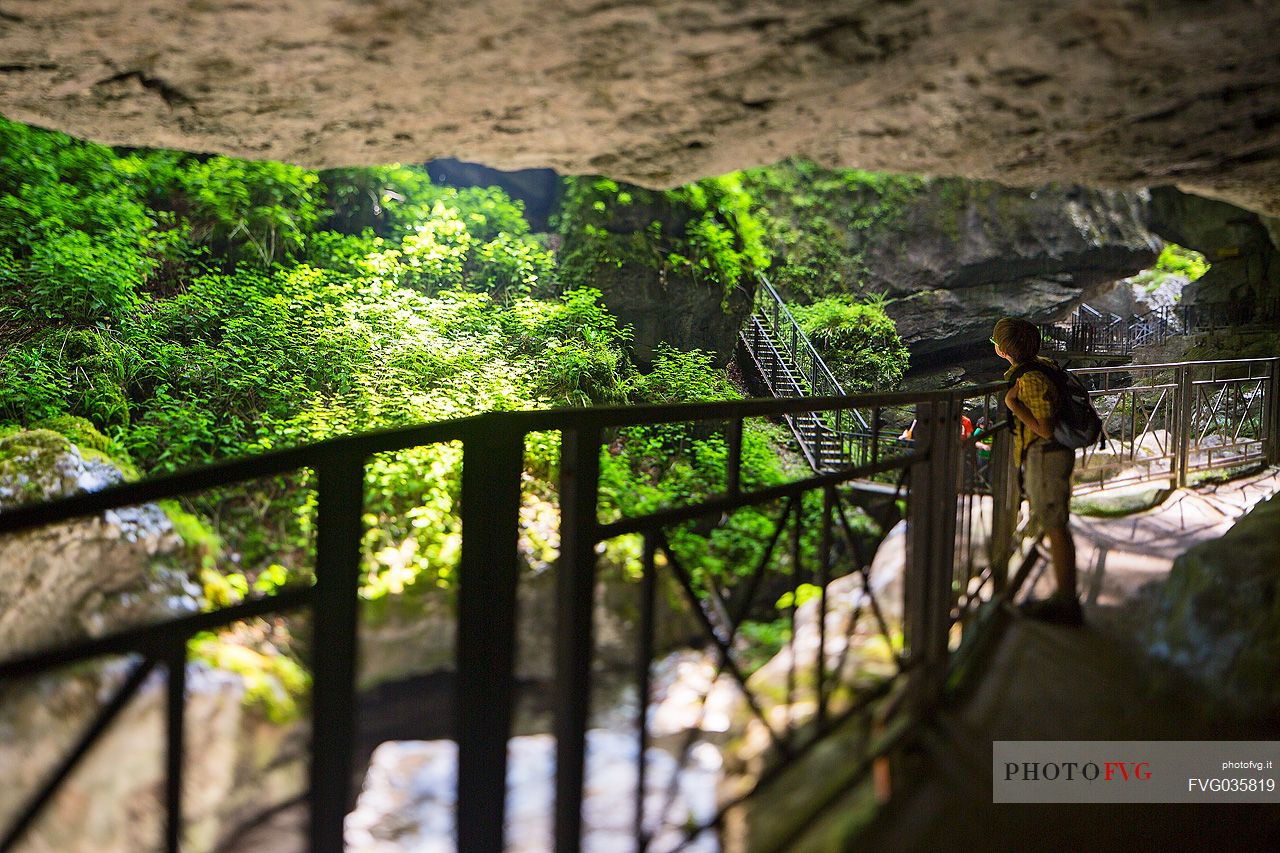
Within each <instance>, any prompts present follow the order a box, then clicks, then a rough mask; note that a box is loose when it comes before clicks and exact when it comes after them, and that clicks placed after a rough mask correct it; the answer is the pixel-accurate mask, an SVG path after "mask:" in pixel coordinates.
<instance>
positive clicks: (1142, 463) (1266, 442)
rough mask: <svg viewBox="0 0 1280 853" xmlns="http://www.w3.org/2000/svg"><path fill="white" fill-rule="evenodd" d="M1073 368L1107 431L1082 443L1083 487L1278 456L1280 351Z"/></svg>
mask: <svg viewBox="0 0 1280 853" xmlns="http://www.w3.org/2000/svg"><path fill="white" fill-rule="evenodd" d="M1072 372H1073V373H1074V374H1076V375H1077V376H1079V377H1080V378H1081V379H1082V380H1083V381H1084V382H1085V383H1086V384H1087V385H1089V386H1090V388H1091V390H1090V392H1089V393H1090V396H1091V397H1092V398H1093V401H1094V406H1095V408H1097V410H1098V414H1099V415H1100V416H1101V418H1102V425H1103V431H1104V433H1105V435H1106V439H1105V441H1104V443H1103V444H1102V446H1100V447H1099V446H1096V445H1095V446H1092V447H1087V448H1085V449H1084V450H1082V451H1081V457H1080V465H1079V467H1078V468H1077V471H1076V491H1077V492H1081V491H1093V490H1098V489H1105V488H1110V487H1114V486H1121V485H1130V484H1134V483H1140V482H1147V481H1151V480H1161V479H1163V480H1168V481H1169V482H1170V484H1171V485H1172V486H1176V487H1181V486H1185V485H1187V484H1188V483H1189V482H1190V480H1191V478H1192V477H1193V476H1194V475H1196V474H1198V473H1201V472H1206V471H1210V470H1222V469H1230V468H1243V467H1247V466H1250V465H1256V464H1261V463H1264V462H1267V461H1273V460H1274V459H1275V458H1276V449H1275V444H1276V433H1277V419H1278V417H1280V416H1278V415H1277V397H1278V396H1280V389H1278V388H1277V382H1278V380H1277V374H1278V373H1280V358H1255V359H1236V360H1226V361H1187V362H1177V363H1170V364H1150V365H1128V366H1123V367H1090V368H1079V369H1076V370H1073V371H1072Z"/></svg>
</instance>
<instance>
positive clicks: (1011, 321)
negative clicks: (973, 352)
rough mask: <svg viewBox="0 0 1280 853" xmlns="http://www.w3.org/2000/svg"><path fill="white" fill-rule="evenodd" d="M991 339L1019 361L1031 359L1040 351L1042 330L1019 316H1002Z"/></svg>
mask: <svg viewBox="0 0 1280 853" xmlns="http://www.w3.org/2000/svg"><path fill="white" fill-rule="evenodd" d="M991 339H992V340H994V341H995V342H996V346H998V347H1000V349H1002V350H1004V351H1005V352H1006V353H1008V355H1009V357H1010V358H1012V359H1013V360H1014V361H1015V362H1018V363H1022V362H1024V361H1030V360H1031V359H1033V358H1035V357H1036V356H1037V355H1038V354H1039V353H1040V330H1039V329H1037V328H1036V327H1035V324H1033V323H1028V322H1027V321H1026V320H1023V319H1021V318H1018V317H1004V318H1002V319H1001V320H1000V321H999V322H998V323H996V328H995V331H994V332H992V333H991Z"/></svg>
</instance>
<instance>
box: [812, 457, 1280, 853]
mask: <svg viewBox="0 0 1280 853" xmlns="http://www.w3.org/2000/svg"><path fill="white" fill-rule="evenodd" d="M1277 491H1280V472H1277V471H1276V470H1275V469H1272V470H1270V471H1267V472H1264V473H1262V474H1258V475H1254V476H1251V477H1248V478H1245V479H1243V480H1237V481H1235V482H1233V483H1230V484H1226V485H1222V486H1216V487H1215V486H1209V487H1201V488H1199V489H1196V490H1194V491H1192V490H1184V491H1181V492H1178V493H1175V494H1174V495H1172V496H1170V497H1169V498H1168V499H1167V500H1165V501H1164V503H1163V504H1161V505H1160V506H1159V507H1157V508H1155V509H1153V510H1149V511H1147V512H1144V513H1139V514H1137V515H1133V516H1127V517H1124V518H1114V519H1075V520H1074V521H1073V527H1074V529H1075V531H1076V538H1077V542H1078V544H1079V546H1080V554H1079V559H1080V565H1081V567H1082V569H1083V574H1082V576H1081V588H1082V590H1083V591H1084V593H1085V597H1086V602H1087V608H1086V619H1087V624H1086V626H1085V627H1084V628H1082V629H1071V628H1061V627H1052V626H1048V625H1043V624H1040V623H1036V622H1030V621H1028V620H1025V619H1023V618H1021V617H1017V616H1009V617H1007V618H1008V625H1007V630H1006V631H1004V632H1003V634H1002V636H1001V637H1000V639H999V640H998V642H997V644H996V645H995V647H994V648H993V649H992V650H991V651H990V653H989V658H988V660H987V661H986V662H985V664H984V665H983V667H982V674H981V675H980V676H979V677H978V679H977V683H976V684H975V685H974V686H973V688H972V689H971V690H970V691H969V692H968V694H967V695H965V696H963V697H961V698H960V700H959V702H958V703H956V704H955V705H953V706H952V707H950V708H948V709H946V710H945V711H944V712H943V713H942V714H940V715H939V717H938V719H937V720H936V722H935V723H933V724H932V725H930V727H929V729H928V730H927V732H926V734H925V737H924V739H923V743H921V744H920V745H919V748H918V749H917V750H916V751H915V752H914V753H913V754H911V755H909V756H907V757H906V758H905V759H904V761H903V765H904V766H903V767H902V768H901V772H900V774H899V775H900V776H911V777H913V778H916V779H919V780H920V781H919V782H917V783H915V784H909V785H908V788H907V789H905V790H903V791H900V792H898V794H897V796H896V797H895V799H894V800H893V801H892V802H891V803H890V804H889V805H888V806H886V807H885V808H884V809H883V810H882V811H881V813H880V814H879V815H878V816H877V817H876V818H875V819H874V821H873V823H872V824H871V826H870V827H869V828H867V829H866V830H865V832H863V833H860V834H858V835H856V836H855V840H853V841H848V840H847V839H849V838H850V833H851V831H852V829H853V828H852V827H851V826H849V825H848V824H849V822H850V821H849V818H848V816H849V815H851V814H855V813H856V812H857V805H858V802H859V801H858V798H857V796H856V795H851V796H850V799H849V802H848V803H847V807H841V806H840V805H837V806H836V807H834V808H832V809H831V810H830V811H829V812H828V814H827V816H826V817H825V818H824V820H823V821H821V822H820V823H819V824H818V825H817V826H815V828H814V831H813V833H812V834H810V835H809V836H808V837H807V838H806V839H805V843H804V844H802V845H798V846H797V847H796V848H795V851H796V853H799V851H805V850H813V851H819V850H821V851H839V850H846V849H849V850H874V851H877V853H893V851H903V853H907V851H921V850H965V851H970V850H972V851H989V850H998V851H1006V850H1007V851H1037V853H1038V852H1039V851H1073V853H1074V851H1095V850H1096V851H1109V850H1120V849H1125V850H1161V851H1181V850H1188V851H1191V850H1195V851H1201V850H1276V849H1280V809H1277V808H1275V806H1248V805H1203V806H1201V805H1119V804H1117V805H1095V804H1090V805H1082V804H1076V805H1022V804H1017V805H1010V804H1003V805H997V804H993V803H992V802H991V742H992V741H994V740H1037V739H1043V740H1253V739H1256V740H1274V739H1276V738H1278V737H1280V726H1278V725H1277V724H1275V723H1274V722H1273V723H1272V724H1270V725H1266V724H1260V723H1251V724H1247V723H1241V722H1232V721H1224V719H1223V718H1222V717H1221V716H1218V715H1215V714H1214V712H1213V711H1212V709H1210V708H1209V707H1208V705H1207V703H1206V702H1205V701H1204V699H1205V697H1204V696H1203V694H1200V693H1198V692H1197V691H1196V689H1195V688H1194V687H1192V686H1190V685H1188V684H1185V683H1178V682H1176V681H1175V679H1174V678H1172V677H1166V678H1160V677H1158V676H1157V675H1156V672H1155V670H1154V669H1153V667H1152V666H1151V664H1149V663H1148V662H1147V661H1146V660H1145V659H1144V658H1143V657H1142V655H1141V654H1140V652H1139V651H1138V650H1137V649H1136V648H1135V647H1134V644H1133V625H1132V618H1133V617H1132V616H1130V615H1129V614H1131V613H1133V612H1135V610H1137V609H1138V608H1135V607H1134V606H1133V605H1134V604H1135V603H1138V602H1136V601H1135V598H1139V599H1140V598H1141V596H1140V595H1139V590H1140V589H1141V588H1142V587H1143V585H1145V584H1148V583H1150V582H1152V581H1160V580H1162V579H1163V578H1164V577H1165V576H1166V575H1167V573H1168V571H1169V569H1170V566H1171V564H1172V561H1173V559H1174V558H1175V557H1176V556H1177V555H1179V554H1181V553H1182V552H1183V551H1185V550H1186V549H1187V548H1189V547H1191V546H1192V545H1194V544H1196V543H1199V542H1203V541H1206V540H1208V539H1212V538H1216V537H1218V536H1221V535H1222V534H1223V533H1225V532H1226V530H1227V529H1228V528H1229V527H1230V526H1231V524H1232V523H1233V522H1234V521H1235V520H1236V519H1237V518H1239V517H1240V516H1242V515H1243V514H1244V513H1245V512H1247V510H1248V509H1249V508H1250V507H1252V506H1253V505H1254V504H1255V503H1257V502H1258V501H1259V500H1261V499H1263V498H1265V497H1267V496H1269V495H1271V494H1274V493H1276V492H1277ZM1039 583H1040V584H1041V585H1043V584H1045V583H1048V581H1047V580H1046V579H1043V578H1041V579H1040V580H1039Z"/></svg>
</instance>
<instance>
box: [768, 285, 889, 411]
mask: <svg viewBox="0 0 1280 853" xmlns="http://www.w3.org/2000/svg"><path fill="white" fill-rule="evenodd" d="M791 312H792V314H793V315H794V316H795V318H796V322H797V323H799V324H800V328H801V329H802V330H803V331H804V333H805V334H806V335H807V336H808V337H809V340H810V341H812V342H813V345H814V346H815V347H817V348H818V351H819V352H821V353H822V357H823V360H824V361H825V362H826V363H827V366H828V367H830V368H831V371H832V373H834V374H835V376H836V379H837V380H839V382H840V384H841V385H842V386H843V387H844V390H845V391H846V392H848V393H851V394H855V393H859V392H865V391H873V390H883V389H886V388H895V387H897V384H898V382H899V380H901V379H902V374H903V373H904V372H906V369H907V362H908V359H909V357H910V353H909V352H908V350H907V347H906V345H905V344H903V343H902V339H901V338H900V337H898V328H897V326H896V325H895V324H894V322H893V319H892V318H890V317H889V316H888V315H887V314H885V312H884V307H883V304H882V303H881V302H878V301H870V302H858V301H856V300H855V299H853V298H852V297H848V296H830V297H827V298H825V299H820V300H818V301H817V302H814V303H813V304H811V305H793V306H792V307H791Z"/></svg>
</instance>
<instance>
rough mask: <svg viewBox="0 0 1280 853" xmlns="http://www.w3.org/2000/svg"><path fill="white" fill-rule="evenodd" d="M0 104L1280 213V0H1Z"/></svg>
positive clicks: (321, 144)
mask: <svg viewBox="0 0 1280 853" xmlns="http://www.w3.org/2000/svg"><path fill="white" fill-rule="evenodd" d="M0 55H2V56H3V57H4V59H3V64H2V65H0V113H3V114H4V115H6V116H8V117H9V118H13V119H16V120H20V121H25V122H29V123H33V124H37V125H41V126H45V127H53V128H58V129H62V130H66V131H68V132H71V133H73V134H76V135H79V136H85V137H88V138H91V139H95V140H99V141H103V142H108V143H117V144H128V145H150V146H168V147H174V148H183V149H187V150H195V151H210V152H221V153H228V154H235V155H238V156H245V157H260V158H272V159H279V160H286V161H291V162H297V163H301V164H305V165H310V166H336V165H354V164H361V163H364V164H370V163H385V162H421V161H425V160H430V159H434V158H437V157H446V156H460V157H464V158H466V159H468V160H475V161H480V162H484V163H486V164H487V165H491V166H495V167H498V168H503V169H519V168H528V167H535V166H545V167H552V168H556V169H558V170H560V171H561V172H563V173H572V174H608V175H610V176H612V177H615V178H619V179H623V180H628V181H631V182H634V183H640V184H645V185H648V186H673V185H677V184H681V183H685V182H687V181H689V180H692V179H695V178H698V177H703V176H706V175H712V174H720V173H724V172H727V171H731V170H733V169H736V168H741V167H743V166H748V165H756V164H760V163H770V162H775V161H777V160H780V159H782V158H783V157H785V156H788V155H792V154H800V155H805V156H808V157H810V158H813V159H815V160H818V161H820V162H823V163H826V164H828V165H842V166H854V167H859V168H866V169H878V170H886V171H898V172H924V173H928V174H943V175H965V176H968V177H973V178H986V179H993V180H1000V181H1001V182H1003V183H1007V184H1010V185H1015V186H1031V185H1037V184H1041V183H1044V182H1046V181H1051V180H1064V181H1073V182H1080V183H1091V184H1104V185H1105V184H1114V185H1125V186H1151V185H1156V184H1177V185H1179V186H1181V187H1183V188H1189V189H1192V190H1196V191H1199V192H1201V193H1203V194H1205V195H1211V196H1214V197H1218V198H1224V199H1227V200H1230V201H1233V202H1234V203H1236V204H1240V205H1243V206H1245V207H1248V208H1251V209H1254V210H1259V211H1269V212H1270V213H1271V214H1272V215H1275V214H1277V213H1280V168H1277V162H1278V161H1280V120H1277V117H1278V116H1280V85H1277V84H1278V83H1280V65H1278V63H1277V58H1278V57H1280V5H1277V4H1275V3H1270V2H1257V0H1222V2H1216V3H1189V2H1181V3H1176V4H1174V5H1172V6H1168V5H1165V4H1153V3H1148V2H1137V3H1120V2H1114V0H1112V1H1111V2H1090V3H1080V2H1077V0H1042V2H1036V3H1028V2H1025V0H970V2H965V3H954V2H947V0H859V1H858V2H853V3H850V2H848V0H812V2H805V3H794V2H783V0H745V2H734V3H727V2H715V0H670V2H661V3H652V4H648V3H645V4H623V3H614V2H603V3H601V2H593V0H592V1H589V0H572V2H560V0H533V2H520V3H516V2H512V0H477V2H473V3H452V4H441V3H421V2H410V0H289V1H288V2H278V0H277V2H267V0H239V2H234V3H233V2H216V1H215V0H195V2H192V0H130V2H122V0H120V2H110V0H60V2H57V3H49V2H44V1H43V0H6V2H5V4H4V8H3V11H2V12H0Z"/></svg>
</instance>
